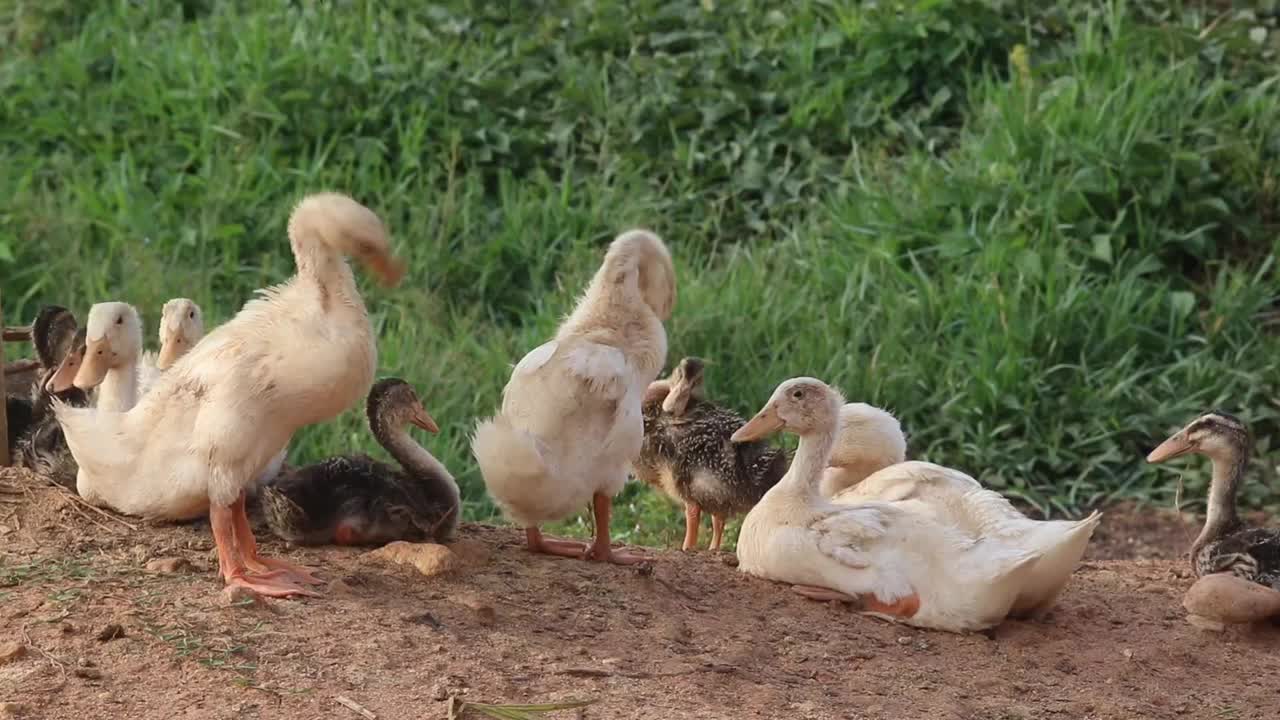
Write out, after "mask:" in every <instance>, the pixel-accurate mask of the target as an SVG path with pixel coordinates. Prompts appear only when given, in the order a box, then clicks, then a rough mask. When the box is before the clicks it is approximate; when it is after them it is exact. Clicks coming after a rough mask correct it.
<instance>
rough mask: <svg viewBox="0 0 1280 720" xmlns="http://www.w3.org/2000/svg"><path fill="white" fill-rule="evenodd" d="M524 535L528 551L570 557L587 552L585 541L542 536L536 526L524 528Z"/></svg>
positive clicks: (580, 555) (579, 556) (578, 556)
mask: <svg viewBox="0 0 1280 720" xmlns="http://www.w3.org/2000/svg"><path fill="white" fill-rule="evenodd" d="M524 537H525V540H526V541H527V542H528V544H529V552H535V553H542V554H544V555H559V556H561V557H571V558H581V557H582V556H583V554H585V553H586V552H587V544H586V543H583V542H578V541H576V540H555V539H553V538H547V537H543V535H542V531H541V530H539V529H538V528H536V527H528V528H525V529H524Z"/></svg>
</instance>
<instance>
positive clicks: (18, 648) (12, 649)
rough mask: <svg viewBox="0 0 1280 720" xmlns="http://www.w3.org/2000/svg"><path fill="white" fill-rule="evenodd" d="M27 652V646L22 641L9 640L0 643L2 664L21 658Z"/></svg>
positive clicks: (0, 661) (0, 660)
mask: <svg viewBox="0 0 1280 720" xmlns="http://www.w3.org/2000/svg"><path fill="white" fill-rule="evenodd" d="M26 654H27V646H26V645H23V644H22V643H16V642H9V643H4V644H0V665H4V664H5V663H11V662H13V661H15V660H21V659H22V657H23V656H24V655H26Z"/></svg>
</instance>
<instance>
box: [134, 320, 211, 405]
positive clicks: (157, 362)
mask: <svg viewBox="0 0 1280 720" xmlns="http://www.w3.org/2000/svg"><path fill="white" fill-rule="evenodd" d="M203 337H204V312H203V311H202V310H201V309H200V306H199V305H197V304H196V303H195V301H194V300H191V299H189V298H173V299H171V300H169V301H168V302H166V303H165V304H164V307H163V308H161V310H160V349H159V351H157V352H155V353H151V352H146V353H143V355H142V360H141V362H139V363H138V389H139V392H140V393H146V392H147V390H149V389H150V388H151V386H152V385H154V384H155V381H156V380H157V379H158V378H159V377H160V374H161V373H163V372H164V371H165V370H167V369H169V366H171V365H173V364H174V363H175V362H177V361H178V358H180V357H182V356H183V355H186V354H187V351H189V350H191V348H193V347H195V345H196V343H198V342H200V339H201V338H203Z"/></svg>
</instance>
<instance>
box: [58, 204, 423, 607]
mask: <svg viewBox="0 0 1280 720" xmlns="http://www.w3.org/2000/svg"><path fill="white" fill-rule="evenodd" d="M288 236H289V245H290V249H291V250H292V252H293V256H294V261H295V264H296V267H297V270H296V273H295V275H294V276H293V277H291V278H289V279H288V280H286V281H285V282H283V283H280V284H278V285H275V286H272V287H269V288H266V289H265V290H262V291H261V294H260V296H259V297H257V298H254V299H251V300H249V301H248V302H247V303H245V305H244V306H243V307H242V308H241V309H240V311H239V312H238V313H237V314H236V315H235V317H233V318H232V319H231V320H229V321H228V322H226V323H224V324H223V325H221V326H219V327H217V328H215V329H214V330H213V331H212V332H210V333H209V334H208V335H206V336H205V337H204V339H203V340H201V341H200V342H199V344H197V345H196V346H195V347H193V348H192V349H191V350H190V351H188V352H187V353H186V354H185V355H183V356H182V357H181V358H179V359H178V360H177V361H176V362H175V363H174V364H173V365H172V366H170V367H169V368H168V369H167V370H166V371H165V372H164V373H163V374H162V375H161V376H160V378H159V379H158V380H156V383H155V385H154V386H153V387H152V390H151V392H148V393H147V394H146V395H144V396H143V397H142V398H141V399H140V400H139V401H138V403H137V404H136V405H134V406H133V407H132V408H131V409H129V410H127V411H124V412H119V411H113V410H108V409H104V408H102V407H101V403H99V405H100V406H99V407H97V408H72V407H69V406H67V405H65V404H61V403H56V402H55V405H54V408H55V412H56V413H57V417H58V421H59V422H60V423H61V424H62V428H63V431H64V433H65V435H66V438H67V445H68V446H69V447H70V449H71V453H72V455H73V456H74V457H75V459H76V462H77V464H78V465H79V467H80V469H79V473H78V474H77V477H76V489H77V491H78V492H79V493H80V495H81V497H83V498H84V499H85V500H86V501H88V502H90V503H93V504H96V505H101V506H106V507H110V508H113V509H115V510H116V511H118V512H121V513H124V514H127V515H135V516H140V517H144V518H149V519H158V520H186V519H193V518H196V517H200V516H203V515H205V514H206V513H207V514H208V517H209V521H210V525H211V527H212V531H213V538H214V543H215V545H216V547H217V553H218V572H219V574H220V575H221V577H222V579H223V581H224V583H225V584H227V585H228V586H238V587H241V588H244V589H245V590H246V591H248V592H250V593H256V594H260V595H265V596H269V597H297V596H303V595H318V594H319V593H317V592H315V591H314V590H312V589H311V588H310V587H308V586H311V585H318V584H320V582H321V581H320V580H319V579H318V578H317V577H315V575H314V574H312V572H311V571H310V570H309V569H307V568H304V567H301V566H298V565H294V564H292V563H289V562H287V561H284V560H279V559H271V558H266V557H263V556H261V555H260V554H259V553H258V550H257V544H256V541H255V538H254V535H253V531H252V529H251V528H250V526H249V521H248V517H247V515H246V514H245V486H246V485H248V484H250V483H252V482H253V481H254V479H255V477H256V476H257V474H258V473H259V472H260V471H261V470H262V469H263V467H264V466H265V465H266V464H267V462H268V461H269V460H271V458H272V457H273V456H275V455H276V454H278V453H279V452H280V450H281V449H282V448H284V447H285V446H286V445H287V444H288V442H289V440H290V438H291V437H292V436H293V434H294V433H295V432H296V431H297V430H298V429H300V428H302V427H305V426H307V425H312V424H316V423H320V422H325V421H328V420H331V419H333V418H334V417H336V416H337V415H338V414H340V413H342V412H343V411H345V410H346V409H347V408H349V407H351V406H352V405H353V404H355V403H356V402H357V401H358V400H360V399H362V398H363V397H364V396H365V395H366V394H367V393H368V390H369V388H370V387H371V386H372V384H373V378H374V369H375V367H376V366H377V347H376V344H375V342H374V336H373V329H372V327H371V325H370V322H369V316H368V312H367V311H366V309H365V305H364V301H363V300H362V299H361V296H360V292H359V289H358V288H357V286H356V282H355V276H354V274H353V272H352V269H351V267H350V266H349V265H348V263H347V259H346V258H347V257H348V256H352V257H355V258H357V259H358V260H360V261H361V262H362V263H363V264H365V265H366V266H368V267H369V268H370V269H371V270H372V271H373V272H374V273H375V274H376V275H377V276H379V278H380V279H381V280H382V282H383V283H384V284H386V285H388V286H392V287H394V286H396V285H398V284H399V283H400V280H401V278H402V277H403V274H404V270H405V266H404V263H403V262H402V261H401V260H399V259H398V258H397V257H396V256H395V255H394V253H393V252H392V249H391V244H390V240H389V237H388V235H387V231H386V229H385V227H384V226H383V223H382V221H381V219H379V217H378V216H377V215H376V214H375V213H374V212H373V211H372V210H370V209H369V208H367V207H365V206H364V205H362V204H360V203H359V202H357V201H355V200H354V199H352V198H351V197H349V196H347V195H344V194H340V193H317V194H313V195H309V196H307V197H305V198H303V199H302V200H301V201H300V202H299V203H298V204H297V205H296V206H295V207H294V208H293V210H292V212H291V214H290V216H289V222H288ZM94 329H95V328H92V327H91V328H90V332H89V339H90V342H91V343H92V341H93V339H94V337H95V334H94V332H93V330H94ZM91 356H92V355H90V357H91ZM83 372H84V369H83V368H81V373H83Z"/></svg>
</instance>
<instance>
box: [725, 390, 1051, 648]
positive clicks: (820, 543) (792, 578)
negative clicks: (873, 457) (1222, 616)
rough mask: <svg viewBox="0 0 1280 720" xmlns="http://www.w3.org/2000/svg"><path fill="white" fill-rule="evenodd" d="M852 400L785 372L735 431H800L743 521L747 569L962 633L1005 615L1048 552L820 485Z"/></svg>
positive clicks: (739, 435) (746, 434)
mask: <svg viewBox="0 0 1280 720" xmlns="http://www.w3.org/2000/svg"><path fill="white" fill-rule="evenodd" d="M843 404H844V399H843V398H842V397H841V396H840V393H839V392H837V391H836V390H834V389H832V388H830V387H828V386H827V385H826V384H825V383H823V382H821V381H819V380H815V379H813V378H794V379H791V380H788V381H786V382H784V383H782V384H781V385H779V386H778V388H777V389H776V390H775V391H774V393H773V396H772V397H771V398H770V399H769V402H768V404H766V405H765V406H764V408H763V409H762V410H761V411H760V412H759V413H757V414H756V416H755V417H753V418H752V419H751V420H750V421H749V422H747V424H746V425H744V426H742V427H741V428H740V429H739V430H738V431H737V432H736V433H734V435H733V438H732V439H733V440H734V441H735V442H740V441H746V440H756V439H759V438H762V437H764V436H766V435H768V434H770V433H772V432H775V431H777V430H790V431H791V432H794V433H796V434H797V435H799V437H800V444H799V447H798V448H797V450H796V454H795V458H794V460H793V461H792V464H791V468H790V470H788V472H787V474H786V476H785V477H783V478H782V480H781V481H779V482H778V484H777V485H775V486H774V487H773V488H772V489H771V490H769V492H767V493H766V494H765V496H764V498H762V499H761V500H760V502H759V504H757V505H756V506H755V507H754V508H753V509H752V510H751V512H750V513H748V514H747V517H746V519H745V520H744V521H743V523H742V531H741V533H740V534H739V536H738V560H739V569H740V570H742V571H743V572H746V573H749V574H752V575H756V576H758V577H763V578H768V579H771V580H776V581H780V582H786V583H792V584H793V585H794V586H795V590H796V591H797V592H800V593H801V594H804V595H806V596H808V597H812V598H816V599H840V600H846V601H852V602H854V603H856V604H857V605H858V606H859V608H860V609H861V611H862V612H865V613H868V614H872V615H876V616H879V617H885V618H889V619H892V620H896V621H899V622H903V623H907V624H910V625H916V626H919V627H927V628H937V629H942V630H950V631H953V632H962V631H967V630H980V629H983V628H987V627H991V626H994V625H996V624H999V623H1000V622H1001V620H1003V619H1004V618H1005V616H1007V615H1008V613H1009V610H1010V608H1012V607H1013V605H1014V602H1015V601H1016V599H1017V596H1018V593H1019V591H1020V589H1021V588H1022V587H1024V585H1025V584H1026V581H1027V578H1028V577H1029V576H1030V574H1031V573H1032V571H1033V569H1034V566H1035V562H1036V561H1037V560H1038V559H1039V558H1040V554H1039V553H1038V552H1036V551H1034V550H1031V549H1027V548H1023V547H1021V546H1019V545H1017V544H1014V543H1011V542H1009V541H1007V540H1005V539H1003V538H998V537H974V536H973V535H972V534H970V533H969V532H966V531H965V530H964V529H963V528H960V527H955V526H954V525H951V524H949V523H946V522H944V521H942V520H940V519H939V517H938V516H937V515H935V514H934V513H933V512H930V511H928V510H926V509H924V508H921V507H920V506H919V505H918V504H912V503H895V502H884V501H869V502H864V503H860V504H857V505H848V504H836V503H832V502H831V501H829V500H828V499H826V498H824V497H823V496H822V495H821V494H820V491H819V485H820V484H821V482H822V476H823V472H824V470H825V469H826V467H827V462H828V460H829V458H830V455H831V450H832V447H833V446H834V445H835V443H836V437H837V433H838V430H839V425H840V420H839V418H840V408H841V406H842V405H843Z"/></svg>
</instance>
